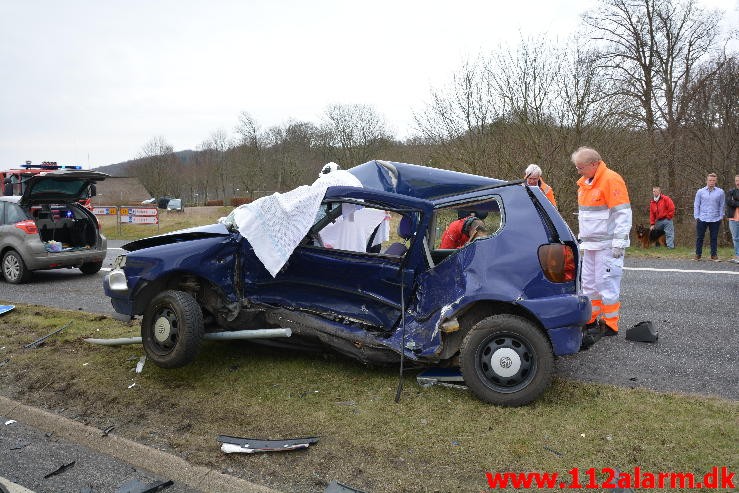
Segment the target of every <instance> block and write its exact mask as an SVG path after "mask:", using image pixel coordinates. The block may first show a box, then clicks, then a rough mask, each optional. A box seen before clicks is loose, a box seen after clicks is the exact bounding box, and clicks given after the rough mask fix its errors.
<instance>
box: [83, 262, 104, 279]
mask: <svg viewBox="0 0 739 493" xmlns="http://www.w3.org/2000/svg"><path fill="white" fill-rule="evenodd" d="M102 267H103V263H102V262H85V263H84V264H82V265H80V270H81V271H82V273H83V274H85V275H86V276H89V275H92V274H96V273H98V272H99V271H100V269H101V268H102Z"/></svg>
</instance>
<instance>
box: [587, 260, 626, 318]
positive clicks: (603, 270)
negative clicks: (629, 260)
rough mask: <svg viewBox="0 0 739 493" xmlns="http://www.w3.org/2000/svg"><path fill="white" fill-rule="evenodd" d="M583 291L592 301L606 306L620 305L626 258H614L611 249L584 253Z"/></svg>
mask: <svg viewBox="0 0 739 493" xmlns="http://www.w3.org/2000/svg"><path fill="white" fill-rule="evenodd" d="M582 253H583V255H582V290H583V294H585V295H586V296H588V297H589V298H590V299H591V301H592V300H599V301H600V302H602V303H603V304H604V305H612V304H615V303H618V301H619V297H620V295H621V277H622V276H623V272H624V258H623V257H621V258H613V253H612V251H611V249H610V248H607V249H605V250H583V251H582Z"/></svg>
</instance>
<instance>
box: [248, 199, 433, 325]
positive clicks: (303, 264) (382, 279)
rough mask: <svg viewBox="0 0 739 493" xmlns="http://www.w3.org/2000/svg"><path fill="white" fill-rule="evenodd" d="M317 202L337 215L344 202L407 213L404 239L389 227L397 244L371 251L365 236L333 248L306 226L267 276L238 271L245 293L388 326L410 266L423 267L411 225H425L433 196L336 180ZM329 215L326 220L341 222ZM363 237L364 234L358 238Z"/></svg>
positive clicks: (408, 288) (410, 276)
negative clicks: (292, 248) (343, 184)
mask: <svg viewBox="0 0 739 493" xmlns="http://www.w3.org/2000/svg"><path fill="white" fill-rule="evenodd" d="M324 207H325V209H324V211H323V213H321V214H319V218H320V217H322V216H323V214H326V213H327V212H328V209H330V210H331V211H335V212H337V213H338V211H337V209H336V208H337V207H341V210H342V211H343V214H344V216H346V211H347V209H351V208H353V210H357V211H359V210H361V209H367V210H375V211H378V210H380V211H387V212H388V214H389V215H392V217H393V218H394V221H393V223H394V225H395V224H398V223H399V222H400V221H401V218H402V217H406V219H405V220H403V223H404V224H403V226H404V228H403V229H404V230H405V231H404V236H406V237H407V240H406V241H403V239H402V238H400V237H396V236H395V235H391V239H390V240H389V241H388V242H387V243H390V242H393V241H395V240H397V243H402V244H400V245H398V244H396V245H394V246H393V248H392V249H389V250H388V251H387V253H385V251H384V250H387V245H385V248H384V249H383V251H380V252H373V251H372V250H373V249H372V248H370V247H371V243H372V242H371V241H369V242H367V245H366V247H367V248H365V247H364V246H362V247H361V248H356V247H354V246H353V247H351V249H344V248H348V247H344V248H342V247H339V248H335V247H333V245H326V244H322V241H321V239H320V236H321V235H320V234H318V235H316V234H315V233H320V231H312V233H311V234H312V235H313V237H314V241H311V240H310V238H308V239H307V241H306V242H305V243H304V244H301V245H300V246H298V248H297V249H296V250H295V251H294V252H293V254H292V255H291V257H290V259H289V260H288V262H287V264H286V265H285V266H284V267H283V268H282V269H281V270H280V272H279V273H278V274H277V276H276V277H274V278H272V276H270V275H269V274H268V273H267V272H266V271H265V270H263V269H258V270H257V271H255V270H254V269H250V270H249V271H248V272H245V283H244V291H245V295H246V297H247V298H248V299H249V300H251V301H253V302H259V303H267V304H270V305H273V306H280V307H283V308H287V309H292V310H301V311H307V312H310V313H313V314H317V315H321V316H324V317H326V318H329V319H331V320H335V321H341V322H343V323H347V324H352V325H354V326H357V327H362V328H365V329H367V330H371V331H379V332H383V331H390V330H392V329H393V328H394V327H395V325H396V324H397V321H398V319H399V318H400V313H401V305H402V303H401V301H402V297H401V292H402V293H403V295H404V297H405V301H406V302H407V301H408V299H409V297H410V296H411V292H412V289H413V284H414V279H415V276H416V274H417V272H418V271H419V270H421V269H425V268H426V262H425V255H424V249H423V245H422V243H423V241H424V238H423V236H424V235H423V234H422V233H418V232H419V231H424V228H425V227H426V226H427V225H428V221H429V218H430V211H431V210H432V209H433V206H432V204H431V203H430V202H427V201H424V200H419V199H415V198H411V197H405V196H400V195H396V194H388V193H385V192H379V191H373V190H366V189H361V188H347V187H335V188H329V189H328V192H327V193H326V197H325V199H324ZM336 218H337V220H335V221H333V223H337V222H340V221H339V220H338V219H340V218H338V216H336ZM319 222H320V221H319ZM325 223H332V221H328V220H326V221H325ZM316 226H321V225H320V224H317V225H316ZM317 229H320V228H317ZM316 236H318V238H315V237H316ZM364 243H365V242H364V238H363V239H362V241H360V242H359V244H360V245H364ZM406 248H407V250H405V249H406ZM368 250H370V251H368ZM393 252H394V253H393Z"/></svg>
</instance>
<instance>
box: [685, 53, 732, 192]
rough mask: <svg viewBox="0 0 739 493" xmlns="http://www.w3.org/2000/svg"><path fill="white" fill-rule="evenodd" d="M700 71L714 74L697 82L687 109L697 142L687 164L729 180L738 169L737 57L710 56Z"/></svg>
mask: <svg viewBox="0 0 739 493" xmlns="http://www.w3.org/2000/svg"><path fill="white" fill-rule="evenodd" d="M700 71H701V72H703V73H709V74H710V73H713V74H715V76H714V77H713V78H711V79H710V81H709V83H707V84H700V85H697V87H696V88H695V90H696V97H695V98H693V100H692V101H691V106H690V109H689V112H688V113H689V115H688V121H689V127H688V128H689V130H690V133H691V136H692V137H693V140H694V141H695V142H696V144H697V145H696V146H695V149H694V152H693V153H692V156H691V158H692V159H691V165H692V166H691V168H692V170H693V171H694V173H700V174H705V173H706V172H709V171H715V172H717V173H718V174H720V175H721V177H722V179H727V178H728V180H729V181H731V178H733V176H734V175H735V174H736V173H737V169H739V58H737V56H736V55H734V56H731V57H728V58H726V59H720V60H712V61H711V62H709V63H707V64H706V66H705V67H702V68H701V69H700ZM699 79H700V77H699Z"/></svg>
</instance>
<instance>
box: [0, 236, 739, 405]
mask: <svg viewBox="0 0 739 493" xmlns="http://www.w3.org/2000/svg"><path fill="white" fill-rule="evenodd" d="M122 244H123V242H122V241H110V242H109V243H108V256H107V257H106V260H105V263H104V264H103V271H101V272H99V273H98V274H96V275H93V276H83V275H81V274H80V272H79V271H78V270H77V269H65V270H58V271H41V272H35V273H34V277H33V279H32V281H31V282H30V283H28V284H23V285H11V284H7V283H4V282H0V301H2V300H4V301H9V302H11V303H12V302H19V303H32V304H39V305H46V306H54V307H58V308H65V309H70V310H82V311H88V312H94V313H104V314H109V315H112V314H113V313H114V312H113V309H112V307H111V305H110V302H109V301H108V298H107V297H105V295H104V294H103V289H102V280H103V277H104V275H105V274H106V272H105V271H106V270H109V269H110V266H111V265H112V262H113V260H114V259H115V257H116V256H117V255H119V254H120V253H122V250H121V249H120V246H121V245H122ZM621 295H622V296H621V322H620V323H621V332H622V334H621V335H620V336H619V337H611V338H606V339H603V340H601V341H600V342H599V343H598V344H596V345H595V346H594V347H593V348H591V349H590V350H589V351H586V352H581V353H578V354H576V355H572V356H567V357H564V358H560V359H559V360H558V361H557V373H558V375H559V376H561V377H564V378H572V379H576V380H584V381H593V382H602V383H608V384H613V385H619V386H627V387H644V388H649V389H653V390H658V391H670V392H673V391H674V392H685V393H694V394H703V395H714V396H720V397H724V398H728V399H739V384H738V383H737V382H739V365H738V364H737V361H739V322H738V320H739V316H738V314H739V311H738V309H737V307H739V265H738V264H734V263H731V262H711V261H701V262H694V261H690V260H662V259H637V258H629V257H628V256H627V258H626V271H625V273H624V278H623V281H622V293H621ZM644 320H650V321H651V322H652V323H653V324H654V325H655V327H656V329H657V331H658V332H659V341H658V342H657V343H654V344H648V343H637V342H631V341H627V340H626V339H625V337H624V334H625V332H626V330H625V329H628V328H629V327H631V326H633V325H634V324H636V323H638V322H640V321H644Z"/></svg>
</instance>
